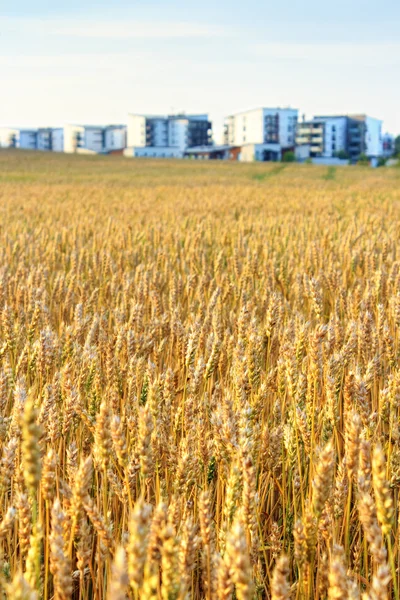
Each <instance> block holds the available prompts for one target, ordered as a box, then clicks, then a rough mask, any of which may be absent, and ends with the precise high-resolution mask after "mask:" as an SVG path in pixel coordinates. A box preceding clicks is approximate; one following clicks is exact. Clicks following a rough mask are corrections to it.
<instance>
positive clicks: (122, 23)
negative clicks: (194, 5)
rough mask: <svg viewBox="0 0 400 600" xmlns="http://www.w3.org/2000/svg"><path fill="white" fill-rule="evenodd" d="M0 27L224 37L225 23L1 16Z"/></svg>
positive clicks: (74, 33)
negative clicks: (219, 24)
mask: <svg viewBox="0 0 400 600" xmlns="http://www.w3.org/2000/svg"><path fill="white" fill-rule="evenodd" d="M0 31H1V32H2V33H4V32H12V33H14V34H15V33H24V34H29V33H32V34H34V35H46V36H64V37H74V38H98V39H163V38H164V39H184V38H211V37H226V36H227V35H230V32H229V31H228V29H227V28H225V27H220V26H218V25H209V24H207V23H194V22H184V21H165V22H157V21H135V20H132V19H128V20H122V19H118V20H109V21H103V20H96V19H88V18H76V19H69V18H63V19H38V18H24V17H22V18H17V17H0Z"/></svg>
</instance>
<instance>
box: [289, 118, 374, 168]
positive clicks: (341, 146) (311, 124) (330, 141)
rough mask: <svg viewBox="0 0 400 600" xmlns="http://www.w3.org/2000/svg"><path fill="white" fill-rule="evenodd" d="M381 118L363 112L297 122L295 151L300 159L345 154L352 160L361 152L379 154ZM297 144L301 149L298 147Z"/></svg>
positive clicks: (372, 154)
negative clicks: (361, 113) (374, 117)
mask: <svg viewBox="0 0 400 600" xmlns="http://www.w3.org/2000/svg"><path fill="white" fill-rule="evenodd" d="M381 129H382V121H379V120H378V119H373V118H371V117H368V116H366V115H346V116H345V115H342V116H316V117H314V118H313V119H312V120H311V121H305V120H303V121H302V122H300V123H298V125H297V132H296V147H297V150H296V154H297V156H299V157H300V156H301V157H302V159H304V156H305V155H306V154H307V152H306V149H305V147H308V148H309V154H308V157H309V158H321V159H322V158H323V159H330V158H332V159H334V158H338V157H340V156H341V157H342V158H344V157H346V156H347V157H348V159H349V160H350V161H351V162H353V163H355V162H357V160H359V158H360V156H361V155H362V154H365V155H366V156H367V157H368V158H369V159H370V160H372V161H373V160H377V158H378V157H379V156H382V134H381ZM300 148H301V150H300Z"/></svg>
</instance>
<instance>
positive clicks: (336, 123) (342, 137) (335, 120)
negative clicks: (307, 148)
mask: <svg viewBox="0 0 400 600" xmlns="http://www.w3.org/2000/svg"><path fill="white" fill-rule="evenodd" d="M322 120H324V121H325V139H324V153H323V156H325V157H327V158H329V157H333V156H335V154H337V152H340V151H346V148H347V118H346V117H331V118H329V119H322Z"/></svg>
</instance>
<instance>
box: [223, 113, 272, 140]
mask: <svg viewBox="0 0 400 600" xmlns="http://www.w3.org/2000/svg"><path fill="white" fill-rule="evenodd" d="M226 124H228V127H229V128H230V130H229V133H228V140H227V141H226V143H228V144H231V145H234V146H242V145H243V144H262V143H263V142H264V122H263V109H262V108H256V109H254V110H248V111H246V112H242V113H238V114H236V115H232V116H231V117H228V119H227V120H226Z"/></svg>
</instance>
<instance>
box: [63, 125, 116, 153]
mask: <svg viewBox="0 0 400 600" xmlns="http://www.w3.org/2000/svg"><path fill="white" fill-rule="evenodd" d="M125 146H126V126H125V125H65V127H64V152H67V153H73V152H77V153H89V154H102V153H107V152H115V151H117V150H123V149H124V148H125Z"/></svg>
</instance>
